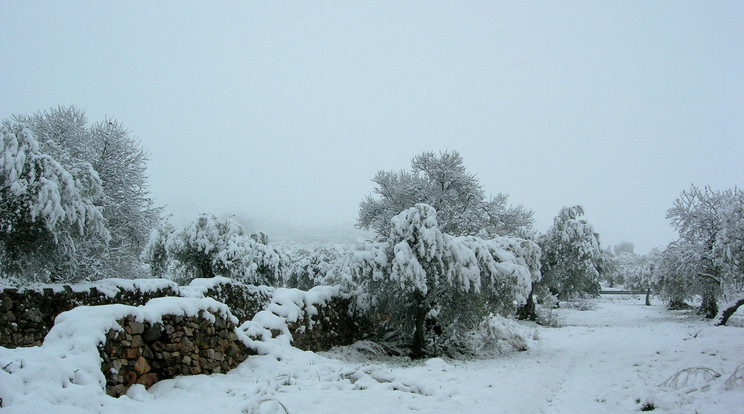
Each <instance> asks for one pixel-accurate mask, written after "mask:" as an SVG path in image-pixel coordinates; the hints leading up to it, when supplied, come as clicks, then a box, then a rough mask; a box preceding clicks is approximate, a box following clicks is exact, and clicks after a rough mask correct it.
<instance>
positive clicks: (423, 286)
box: [347, 204, 539, 356]
mask: <svg viewBox="0 0 744 414" xmlns="http://www.w3.org/2000/svg"><path fill="white" fill-rule="evenodd" d="M530 243H531V245H530ZM508 248H515V250H516V252H510V251H508V250H507V249H508ZM527 250H530V251H531V252H532V253H533V254H534V253H535V252H539V249H538V248H537V246H536V245H535V244H534V243H532V242H529V241H527V240H512V239H496V240H483V239H479V238H477V237H472V236H470V237H466V236H461V237H454V236H451V235H448V234H446V233H443V232H442V231H441V229H440V228H439V223H438V221H437V212H436V210H435V209H434V208H433V207H431V206H429V205H426V204H416V205H415V206H414V207H412V208H409V209H406V210H404V211H403V212H401V213H400V214H398V215H396V216H394V217H393V218H392V219H391V222H390V232H389V236H388V238H387V239H386V240H385V241H382V242H378V243H369V244H367V245H365V246H364V248H363V249H360V250H358V251H355V252H354V253H352V254H351V255H350V257H349V260H348V263H347V269H348V271H349V273H350V274H351V275H352V277H353V278H354V280H355V281H356V282H357V283H359V284H360V285H362V286H363V287H364V288H366V290H367V291H368V292H369V293H370V295H371V303H372V305H373V308H374V309H375V310H376V311H377V313H378V314H385V315H387V316H388V317H389V320H388V325H389V326H393V327H398V328H400V329H401V330H402V331H403V332H411V331H413V335H412V351H413V355H415V356H422V355H424V354H425V353H426V344H427V340H426V338H427V325H426V323H427V320H430V321H432V323H433V324H434V325H436V326H438V328H439V329H441V330H442V332H441V333H440V334H444V335H448V336H450V337H451V336H452V335H456V334H457V333H459V332H463V331H464V330H467V329H468V328H472V327H474V326H476V325H477V324H478V323H479V322H481V320H482V319H483V317H485V316H486V315H487V314H488V313H489V312H498V311H502V310H504V309H503V308H509V309H510V310H511V309H513V306H514V303H523V302H524V301H525V300H526V297H527V295H528V293H529V288H530V284H531V282H532V280H533V279H534V278H535V277H536V276H535V274H534V273H533V269H539V253H538V254H537V257H536V258H535V257H534V256H530V255H528V254H524V255H518V254H520V253H524V252H523V251H527ZM515 253H516V254H515ZM536 272H537V274H538V275H539V271H536ZM434 331H435V330H434ZM429 333H431V332H429Z"/></svg>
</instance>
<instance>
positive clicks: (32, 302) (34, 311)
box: [0, 279, 179, 348]
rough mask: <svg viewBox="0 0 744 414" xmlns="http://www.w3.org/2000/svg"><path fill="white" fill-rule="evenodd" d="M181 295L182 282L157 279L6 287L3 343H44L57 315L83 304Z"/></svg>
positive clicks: (1, 311)
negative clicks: (37, 286) (179, 285)
mask: <svg viewBox="0 0 744 414" xmlns="http://www.w3.org/2000/svg"><path fill="white" fill-rule="evenodd" d="M138 282H139V283H138ZM178 295H179V290H178V285H176V284H175V283H172V282H169V281H166V280H156V279H147V280H143V281H133V280H123V279H108V280H106V281H102V282H100V283H97V284H84V285H76V286H74V287H73V286H70V285H64V286H59V285H57V286H53V287H39V288H37V289H22V290H19V289H3V290H2V291H0V346H4V347H6V348H17V347H24V346H38V345H41V343H42V341H43V340H44V337H45V336H46V334H47V333H48V332H49V330H50V329H51V328H52V326H54V319H55V318H56V317H57V315H59V314H60V313H62V312H65V311H68V310H70V309H73V308H75V307H78V306H81V305H88V306H95V305H110V304H115V303H118V304H125V305H130V306H139V305H144V304H145V303H147V302H148V301H149V300H150V299H153V298H159V297H164V296H178Z"/></svg>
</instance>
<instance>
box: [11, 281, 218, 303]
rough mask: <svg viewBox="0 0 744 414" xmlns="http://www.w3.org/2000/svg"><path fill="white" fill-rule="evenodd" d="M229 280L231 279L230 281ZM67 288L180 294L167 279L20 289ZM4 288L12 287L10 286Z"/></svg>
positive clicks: (109, 293)
mask: <svg viewBox="0 0 744 414" xmlns="http://www.w3.org/2000/svg"><path fill="white" fill-rule="evenodd" d="M228 280H229V279H228ZM66 286H69V288H70V289H72V291H73V292H88V291H90V290H91V289H95V290H97V291H99V292H101V293H103V294H104V295H105V296H107V297H109V298H113V297H116V295H118V294H119V293H120V292H122V291H130V292H137V291H139V292H155V291H157V290H161V289H169V288H170V289H172V290H173V291H175V292H178V291H179V289H183V288H179V286H178V284H177V283H175V282H172V281H170V280H166V279H120V278H110V279H102V280H99V281H96V282H89V283H74V284H70V285H63V284H59V283H33V284H29V285H26V286H23V287H21V288H19V289H18V290H19V291H20V292H24V291H28V290H33V291H37V292H42V291H43V290H44V289H51V290H52V291H53V292H62V291H64V290H65V288H66ZM3 287H8V288H10V287H12V286H10V285H8V286H3Z"/></svg>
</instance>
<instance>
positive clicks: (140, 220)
mask: <svg viewBox="0 0 744 414" xmlns="http://www.w3.org/2000/svg"><path fill="white" fill-rule="evenodd" d="M4 125H6V126H11V125H16V126H26V127H27V128H29V129H30V130H31V131H32V132H33V133H34V136H35V137H36V138H37V140H38V142H39V147H40V149H41V151H42V152H43V153H45V154H48V155H50V156H51V157H53V158H54V159H56V160H57V161H59V163H60V164H61V165H62V166H63V167H64V168H66V169H68V170H71V169H73V168H76V167H77V166H78V165H90V166H92V168H93V170H95V172H96V173H97V175H98V178H99V179H100V184H101V187H102V190H103V194H102V196H101V197H100V200H98V201H97V204H98V205H99V206H100V207H101V212H102V214H103V217H104V219H105V222H106V228H107V229H108V231H109V234H110V236H111V237H110V239H109V241H108V243H106V244H101V243H100V242H97V241H95V240H92V239H85V240H84V241H82V244H79V245H78V249H77V251H78V252H79V253H80V255H78V261H87V262H89V263H90V265H91V266H93V267H95V268H96V269H97V270H96V271H95V272H89V273H96V275H95V277H96V278H100V277H133V276H137V275H138V274H139V273H140V272H141V261H140V260H139V256H140V253H141V251H142V248H143V247H144V245H145V243H146V242H147V239H148V234H149V232H150V229H152V228H153V227H155V226H156V225H157V223H158V220H159V215H160V209H158V208H155V207H153V202H152V199H151V197H150V194H149V190H148V186H147V174H146V165H147V160H148V155H147V153H146V152H145V151H144V149H143V148H142V147H141V145H140V143H139V141H138V140H137V139H136V138H135V137H134V136H133V134H132V133H131V132H129V131H127V130H126V129H125V128H124V127H123V126H122V124H121V123H119V122H117V121H116V120H113V119H106V120H104V121H101V122H97V123H94V124H92V125H89V123H88V120H87V118H86V116H85V113H84V112H83V111H82V110H80V109H78V108H76V107H74V106H70V107H64V106H60V107H58V108H52V109H50V110H47V111H44V112H39V113H36V114H34V115H15V116H13V117H12V118H11V119H9V120H6V121H4Z"/></svg>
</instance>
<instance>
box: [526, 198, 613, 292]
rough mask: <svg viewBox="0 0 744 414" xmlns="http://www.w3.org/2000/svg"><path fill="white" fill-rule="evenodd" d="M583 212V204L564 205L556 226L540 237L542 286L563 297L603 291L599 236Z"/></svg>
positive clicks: (554, 221) (556, 220)
mask: <svg viewBox="0 0 744 414" xmlns="http://www.w3.org/2000/svg"><path fill="white" fill-rule="evenodd" d="M583 215H584V209H583V208H582V207H581V206H574V207H563V208H562V209H561V211H560V212H559V213H558V216H556V217H555V219H554V220H553V226H552V227H551V228H550V229H548V231H547V233H545V234H544V235H541V236H540V237H539V238H538V244H539V245H540V248H541V249H542V280H541V282H540V287H541V288H546V289H547V290H549V291H550V292H551V293H552V294H554V295H557V296H558V297H559V298H561V299H567V298H570V297H572V296H575V295H577V294H589V295H597V294H599V289H600V285H599V276H600V273H599V271H600V269H601V258H602V252H601V250H600V247H599V235H598V234H597V233H595V232H594V227H593V226H592V225H591V224H590V223H589V222H588V221H587V220H586V219H585V218H583Z"/></svg>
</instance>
